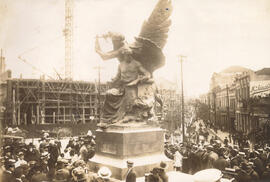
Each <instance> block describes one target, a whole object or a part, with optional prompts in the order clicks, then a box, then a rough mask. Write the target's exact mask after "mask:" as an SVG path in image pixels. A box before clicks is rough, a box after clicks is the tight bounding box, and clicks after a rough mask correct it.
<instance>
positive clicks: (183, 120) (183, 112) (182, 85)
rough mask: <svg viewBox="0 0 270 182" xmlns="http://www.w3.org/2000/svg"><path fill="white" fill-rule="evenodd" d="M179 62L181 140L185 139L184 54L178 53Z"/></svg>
mask: <svg viewBox="0 0 270 182" xmlns="http://www.w3.org/2000/svg"><path fill="white" fill-rule="evenodd" d="M179 58H180V60H179V61H180V64H181V94H182V99H181V100H182V135H183V142H184V141H185V106H184V81H183V58H186V56H183V55H180V56H179Z"/></svg>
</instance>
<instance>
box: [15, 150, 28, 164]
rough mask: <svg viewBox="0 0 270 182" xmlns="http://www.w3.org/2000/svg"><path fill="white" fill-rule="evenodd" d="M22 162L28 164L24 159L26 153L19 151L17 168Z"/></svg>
mask: <svg viewBox="0 0 270 182" xmlns="http://www.w3.org/2000/svg"><path fill="white" fill-rule="evenodd" d="M21 164H27V162H26V161H25V160H24V153H23V152H19V154H18V160H17V162H16V163H15V168H16V167H19V166H20V165H21Z"/></svg>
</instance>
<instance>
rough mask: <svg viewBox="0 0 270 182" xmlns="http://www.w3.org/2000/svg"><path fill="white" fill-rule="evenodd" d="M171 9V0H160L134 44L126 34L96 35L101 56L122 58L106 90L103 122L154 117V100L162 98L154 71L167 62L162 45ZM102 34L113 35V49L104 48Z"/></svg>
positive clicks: (98, 51) (145, 119)
mask: <svg viewBox="0 0 270 182" xmlns="http://www.w3.org/2000/svg"><path fill="white" fill-rule="evenodd" d="M171 13H172V5H171V1H170V0H159V2H158V3H157V5H156V7H155V8H154V10H153V12H152V14H151V15H150V17H149V18H148V20H147V21H145V22H144V23H143V26H142V29H141V32H140V34H139V36H138V37H136V38H135V40H136V41H135V42H134V43H133V44H128V43H127V42H126V41H125V37H124V36H123V35H121V34H118V33H113V32H108V33H107V34H104V35H102V36H97V37H96V46H95V49H96V52H97V53H98V54H99V55H100V57H101V58H102V59H103V60H108V59H112V58H117V59H118V60H119V62H120V64H119V67H118V73H117V75H116V77H115V78H114V79H113V80H112V86H113V88H112V89H110V90H108V91H107V94H106V99H105V103H104V106H103V109H102V123H106V125H109V124H114V123H125V122H130V121H147V120H151V119H153V117H154V113H153V107H154V103H155V101H158V102H159V103H160V104H162V102H161V100H160V99H159V97H158V94H157V89H156V87H155V84H154V81H153V79H152V74H153V72H154V71H155V70H156V69H158V68H160V67H162V66H163V65H164V64H165V56H164V55H163V53H162V49H163V47H164V46H165V44H166V40H167V37H168V34H167V33H168V31H169V26H170V25H171V20H170V19H169V17H170V15H171ZM99 38H104V39H107V38H110V39H111V40H112V44H113V50H112V51H110V52H103V51H102V50H101V48H100V44H99V40H98V39H99Z"/></svg>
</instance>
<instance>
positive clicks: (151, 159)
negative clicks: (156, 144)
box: [88, 154, 173, 180]
mask: <svg viewBox="0 0 270 182" xmlns="http://www.w3.org/2000/svg"><path fill="white" fill-rule="evenodd" d="M129 160H132V161H133V162H134V171H135V172H136V175H137V177H143V176H144V175H145V174H146V173H149V172H150V171H151V170H152V169H153V168H154V167H159V164H160V162H161V161H163V162H165V163H166V164H167V166H168V168H167V169H166V171H172V170H173V161H172V160H170V159H168V158H167V157H166V156H165V155H164V154H156V155H150V156H144V157H136V158H130V159H129ZM126 161H127V160H125V159H113V158H111V157H106V156H101V155H95V156H94V157H93V158H92V159H91V160H90V161H89V163H88V167H89V169H90V171H95V172H97V169H99V168H100V167H103V166H106V167H108V168H109V169H110V170H111V171H112V176H111V177H112V178H115V179H118V180H124V179H125V174H126V172H127V162H126Z"/></svg>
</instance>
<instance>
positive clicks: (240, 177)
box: [165, 122, 270, 182]
mask: <svg viewBox="0 0 270 182" xmlns="http://www.w3.org/2000/svg"><path fill="white" fill-rule="evenodd" d="M206 126H207V123H206V124H205V123H203V122H195V123H193V126H192V127H194V128H195V129H194V130H193V132H192V133H191V134H190V136H189V138H187V139H186V140H187V141H186V142H182V141H181V136H180V135H179V134H175V133H173V134H171V133H167V134H166V135H165V155H166V156H167V157H168V158H170V159H172V160H174V168H175V170H177V171H182V172H184V173H189V174H195V173H196V172H198V171H201V170H204V169H210V168H216V169H219V170H220V171H222V172H223V177H224V178H227V179H231V180H234V181H238V182H249V181H261V180H269V179H270V147H269V146H268V145H267V144H264V145H261V144H255V145H253V146H251V145H250V142H249V141H248V139H246V138H242V139H241V140H239V139H238V138H237V137H232V136H231V135H226V133H223V136H222V137H219V136H218V135H216V132H218V131H216V132H215V131H213V130H211V129H209V127H206ZM219 133H222V132H221V131H219ZM177 135H178V136H177Z"/></svg>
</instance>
